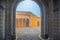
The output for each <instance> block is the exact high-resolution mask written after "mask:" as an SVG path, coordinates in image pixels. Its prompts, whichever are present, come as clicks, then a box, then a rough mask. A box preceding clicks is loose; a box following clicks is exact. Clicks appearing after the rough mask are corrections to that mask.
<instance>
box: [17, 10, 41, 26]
mask: <svg viewBox="0 0 60 40" xmlns="http://www.w3.org/2000/svg"><path fill="white" fill-rule="evenodd" d="M38 26H41V18H40V17H37V16H36V15H34V14H33V13H32V12H19V11H18V12H16V27H38Z"/></svg>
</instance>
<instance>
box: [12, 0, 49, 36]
mask: <svg viewBox="0 0 60 40" xmlns="http://www.w3.org/2000/svg"><path fill="white" fill-rule="evenodd" d="M21 1H22V0H18V1H17V0H16V1H14V3H13V6H12V9H13V10H12V11H13V16H14V18H15V12H16V7H17V5H18V3H20V2H21ZM34 1H35V2H36V3H37V4H38V5H39V6H40V7H41V11H42V28H41V30H42V31H41V36H42V37H43V36H45V34H48V32H47V31H46V28H47V27H46V10H47V9H46V5H45V4H46V3H44V2H43V1H41V0H34ZM13 20H15V19H13ZM13 20H12V21H13ZM14 22H15V21H14ZM13 27H14V28H15V26H13ZM13 30H14V29H13ZM45 32H47V33H45Z"/></svg>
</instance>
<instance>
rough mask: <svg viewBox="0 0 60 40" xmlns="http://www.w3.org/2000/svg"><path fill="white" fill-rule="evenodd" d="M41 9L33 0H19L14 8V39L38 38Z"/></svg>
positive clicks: (29, 39)
mask: <svg viewBox="0 0 60 40" xmlns="http://www.w3.org/2000/svg"><path fill="white" fill-rule="evenodd" d="M40 30H41V9H40V6H39V5H38V4H37V3H36V2H34V1H33V0H24V1H21V2H20V3H19V4H18V6H17V8H16V40H40V38H39V35H41V31H40Z"/></svg>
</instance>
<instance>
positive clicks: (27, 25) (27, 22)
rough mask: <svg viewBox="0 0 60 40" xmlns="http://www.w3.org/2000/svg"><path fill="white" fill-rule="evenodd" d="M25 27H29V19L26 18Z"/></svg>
mask: <svg viewBox="0 0 60 40" xmlns="http://www.w3.org/2000/svg"><path fill="white" fill-rule="evenodd" d="M26 27H29V19H26Z"/></svg>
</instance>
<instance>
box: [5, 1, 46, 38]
mask: <svg viewBox="0 0 60 40" xmlns="http://www.w3.org/2000/svg"><path fill="white" fill-rule="evenodd" d="M20 1H22V0H14V1H13V2H12V5H11V4H10V3H9V4H8V2H9V1H6V2H7V3H6V7H7V9H9V10H7V9H6V10H7V11H9V12H7V11H6V14H7V16H6V17H7V18H6V17H5V18H6V23H7V24H5V26H6V29H5V34H6V39H8V38H9V37H12V38H15V37H16V35H15V31H16V30H15V16H16V14H15V13H16V6H17V4H18V3H19V2H20ZM34 1H35V2H36V3H38V4H39V6H40V5H41V11H42V14H43V15H42V19H43V20H42V31H41V34H42V35H43V34H45V33H43V32H44V30H45V28H44V27H45V26H46V25H45V23H46V22H45V21H46V19H45V17H46V15H45V14H46V9H45V5H44V3H43V2H42V1H41V0H34ZM10 5H11V7H9V6H10ZM10 8H11V9H10ZM10 13H11V14H10ZM8 14H10V15H8ZM9 16H10V17H9ZM8 17H9V18H10V19H9V18H8ZM8 24H9V25H8ZM8 29H9V30H8ZM43 29H44V30H43ZM7 31H8V32H9V33H7Z"/></svg>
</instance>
